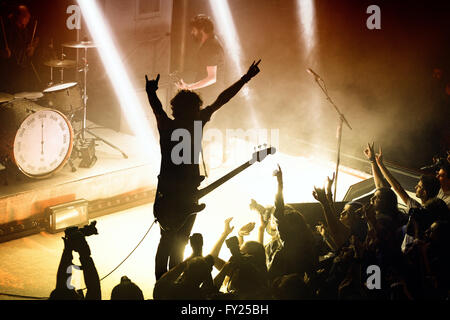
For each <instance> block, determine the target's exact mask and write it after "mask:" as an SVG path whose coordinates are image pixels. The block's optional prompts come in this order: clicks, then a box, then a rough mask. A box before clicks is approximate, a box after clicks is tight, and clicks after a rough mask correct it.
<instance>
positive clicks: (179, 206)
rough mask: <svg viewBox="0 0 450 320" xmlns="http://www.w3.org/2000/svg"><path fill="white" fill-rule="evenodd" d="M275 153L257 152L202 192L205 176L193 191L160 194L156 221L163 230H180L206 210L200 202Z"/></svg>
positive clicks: (156, 206) (193, 187) (158, 195)
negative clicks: (191, 218) (192, 216)
mask: <svg viewBox="0 0 450 320" xmlns="http://www.w3.org/2000/svg"><path fill="white" fill-rule="evenodd" d="M275 152H276V149H275V148H274V147H269V148H266V149H263V150H260V151H256V152H255V153H253V155H252V158H251V159H250V160H249V161H247V162H245V163H243V164H242V165H240V166H239V167H237V168H236V169H234V170H232V171H231V172H229V173H227V174H226V175H224V176H223V177H221V178H219V179H218V180H216V181H214V182H213V183H211V184H210V185H208V186H206V187H204V188H202V189H200V190H198V187H199V186H200V183H201V182H202V181H203V180H204V178H205V177H204V176H200V177H199V179H198V180H196V181H192V183H191V187H192V189H191V190H189V189H190V187H188V188H183V189H182V191H181V192H180V194H177V192H168V193H166V194H163V193H161V192H158V193H157V195H156V198H155V204H154V206H153V214H154V216H155V218H156V220H157V221H158V223H159V225H160V226H161V228H162V229H163V230H166V231H171V230H178V229H180V228H181V226H183V224H184V223H185V222H186V219H187V218H188V217H189V216H191V215H193V214H196V213H197V212H200V211H202V210H203V209H204V208H205V206H204V205H203V206H202V205H199V204H198V200H200V199H201V198H203V197H204V196H206V195H207V194H209V193H210V192H212V191H213V190H215V189H216V188H218V187H219V186H221V185H222V184H224V183H225V182H227V181H228V180H230V179H231V178H233V177H234V176H236V175H237V174H239V173H241V172H242V171H244V170H245V169H247V168H248V167H250V166H251V165H252V164H253V163H255V162H261V161H262V160H264V159H265V158H266V156H267V155H269V154H274V153H275ZM178 191H180V189H178ZM181 193H182V194H181Z"/></svg>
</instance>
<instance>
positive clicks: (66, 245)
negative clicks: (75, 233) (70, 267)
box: [61, 237, 73, 253]
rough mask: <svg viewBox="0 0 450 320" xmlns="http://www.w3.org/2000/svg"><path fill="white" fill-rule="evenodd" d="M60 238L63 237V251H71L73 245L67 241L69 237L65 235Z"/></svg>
mask: <svg viewBox="0 0 450 320" xmlns="http://www.w3.org/2000/svg"><path fill="white" fill-rule="evenodd" d="M61 239H63V241H64V251H66V252H70V253H72V251H73V246H72V243H71V242H70V241H69V239H68V238H65V237H62V238H61Z"/></svg>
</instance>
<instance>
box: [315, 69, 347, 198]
mask: <svg viewBox="0 0 450 320" xmlns="http://www.w3.org/2000/svg"><path fill="white" fill-rule="evenodd" d="M314 79H315V81H316V83H317V85H318V86H319V87H320V89H322V91H323V93H324V94H325V96H326V98H327V100H328V102H330V103H331V104H332V105H333V107H334V109H335V110H336V112H337V113H338V115H339V124H338V127H337V134H338V137H337V139H338V146H337V158H336V175H335V180H334V195H333V201H334V202H336V190H337V181H338V173H339V164H340V161H341V141H342V125H343V123H344V122H345V124H346V125H347V127H349V129H350V130H352V127H351V126H350V124H349V123H348V121H347V119H346V118H345V115H344V114H343V113H342V112H341V111H340V110H339V108H338V106H337V105H336V104H335V103H334V102H333V100H332V99H331V97H330V96H329V95H328V90H327V87H326V85H325V82H324V81H323V80H322V78H320V77H319V76H317V75H314ZM319 80H321V81H322V83H323V86H322V85H321V83H320V82H319Z"/></svg>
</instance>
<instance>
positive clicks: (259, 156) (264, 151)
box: [250, 145, 277, 163]
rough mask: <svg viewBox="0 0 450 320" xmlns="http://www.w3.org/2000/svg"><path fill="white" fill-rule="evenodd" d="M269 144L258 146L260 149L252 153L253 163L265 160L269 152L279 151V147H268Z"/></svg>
mask: <svg viewBox="0 0 450 320" xmlns="http://www.w3.org/2000/svg"><path fill="white" fill-rule="evenodd" d="M266 146H267V145H264V146H258V149H260V150H259V151H256V152H255V153H253V155H252V160H250V161H251V162H252V163H254V162H256V161H258V162H261V161H263V160H264V159H265V158H266V157H267V156H268V155H269V154H275V152H277V149H276V148H275V147H268V148H266Z"/></svg>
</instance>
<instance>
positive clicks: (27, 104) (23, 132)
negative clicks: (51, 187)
mask: <svg viewBox="0 0 450 320" xmlns="http://www.w3.org/2000/svg"><path fill="white" fill-rule="evenodd" d="M72 147H73V129H72V126H71V124H70V122H69V121H68V120H67V118H66V117H65V116H64V114H62V113H61V112H59V111H57V110H53V109H49V108H45V107H42V106H39V105H37V104H36V103H33V102H31V101H28V100H25V99H19V100H14V101H12V102H10V103H8V104H6V105H4V106H3V107H2V108H1V110H0V159H1V160H2V161H6V159H7V160H9V161H10V162H11V163H13V164H14V165H15V166H17V168H18V169H19V170H20V171H21V172H22V173H23V174H25V175H26V176H28V177H30V178H45V177H48V176H50V175H52V174H53V173H55V172H56V171H58V170H59V169H61V168H62V167H63V166H64V165H65V164H66V162H67V160H68V159H69V157H70V155H71V153H72Z"/></svg>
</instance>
